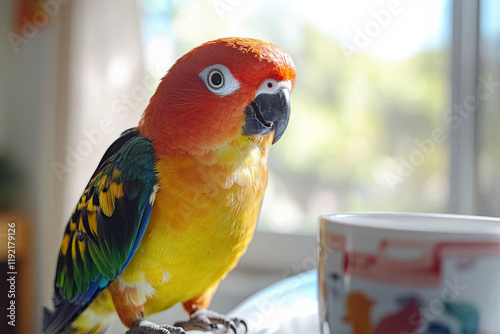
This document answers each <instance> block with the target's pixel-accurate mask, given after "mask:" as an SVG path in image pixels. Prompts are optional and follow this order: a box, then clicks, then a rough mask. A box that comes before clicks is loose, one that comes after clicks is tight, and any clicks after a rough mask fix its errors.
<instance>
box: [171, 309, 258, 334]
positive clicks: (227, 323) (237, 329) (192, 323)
mask: <svg viewBox="0 0 500 334" xmlns="http://www.w3.org/2000/svg"><path fill="white" fill-rule="evenodd" d="M217 325H222V326H224V327H225V328H226V329H227V330H231V331H233V333H234V334H245V333H246V332H247V331H248V327H247V324H246V322H245V321H244V320H243V319H239V318H228V317H226V316H225V315H222V314H219V313H217V312H213V311H208V310H198V311H196V312H194V313H193V314H192V315H191V318H190V319H189V320H188V321H183V322H177V323H175V325H174V326H176V327H182V328H184V330H186V331H189V330H201V331H206V332H208V331H213V330H214V329H217ZM242 327H243V328H244V329H243V328H242Z"/></svg>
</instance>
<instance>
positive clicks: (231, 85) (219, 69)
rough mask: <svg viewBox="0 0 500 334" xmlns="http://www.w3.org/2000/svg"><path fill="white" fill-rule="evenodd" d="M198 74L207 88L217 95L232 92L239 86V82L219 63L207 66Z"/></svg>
mask: <svg viewBox="0 0 500 334" xmlns="http://www.w3.org/2000/svg"><path fill="white" fill-rule="evenodd" d="M199 76H200V78H201V79H202V80H203V81H204V82H205V85H206V86H207V88H208V90H210V91H211V92H212V93H214V94H217V95H219V96H226V95H229V94H232V93H234V92H235V91H236V90H237V89H238V88H239V87H240V83H239V82H238V80H236V79H235V78H234V77H233V75H232V74H231V71H229V69H228V68H227V67H226V66H224V65H221V64H215V65H211V66H208V67H207V68H205V69H204V70H203V71H201V72H200V74H199Z"/></svg>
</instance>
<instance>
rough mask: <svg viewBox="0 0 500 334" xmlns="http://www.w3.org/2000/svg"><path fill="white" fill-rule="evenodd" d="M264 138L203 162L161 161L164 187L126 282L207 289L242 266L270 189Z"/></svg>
mask: <svg viewBox="0 0 500 334" xmlns="http://www.w3.org/2000/svg"><path fill="white" fill-rule="evenodd" d="M261 140H262V142H258V141H257V142H254V141H251V140H249V139H248V138H246V137H241V138H239V139H238V140H237V141H235V142H233V143H231V145H228V146H226V147H224V148H223V149H221V150H219V151H217V152H210V153H208V154H206V155H204V156H202V157H197V158H193V157H165V158H162V159H160V160H159V161H158V163H157V170H158V178H159V187H160V188H159V190H158V192H157V195H156V200H155V203H154V206H153V212H152V214H151V219H150V221H149V224H148V227H147V230H146V233H145V235H144V237H143V240H142V241H141V243H140V246H139V248H138V250H137V252H136V254H135V256H134V258H133V259H132V261H131V263H130V264H129V266H128V267H127V269H126V270H125V272H124V273H123V274H122V279H123V280H124V281H125V282H127V283H135V284H138V283H139V284H140V283H147V284H149V285H151V286H153V287H154V288H155V289H156V290H158V289H159V288H160V286H165V285H169V286H170V287H171V288H172V287H173V286H172V285H174V286H175V285H176V284H177V283H180V282H181V281H182V284H183V286H184V287H185V286H186V284H188V285H189V282H190V281H192V283H193V284H195V285H197V286H199V287H200V288H202V287H201V285H206V284H211V283H213V282H215V281H218V280H220V279H222V278H223V277H224V276H225V275H226V273H227V272H228V271H229V270H230V269H231V268H232V267H234V266H235V265H236V262H237V260H238V258H239V257H240V256H241V255H242V253H243V252H244V251H245V249H246V247H247V245H248V243H249V242H250V239H251V237H252V235H253V232H254V229H255V224H256V221H257V217H258V213H259V209H260V203H261V200H262V196H263V193H264V190H265V187H266V184H267V154H268V147H269V143H268V140H267V139H266V138H263V139H261ZM200 280H201V281H203V282H200ZM170 291H171V290H170Z"/></svg>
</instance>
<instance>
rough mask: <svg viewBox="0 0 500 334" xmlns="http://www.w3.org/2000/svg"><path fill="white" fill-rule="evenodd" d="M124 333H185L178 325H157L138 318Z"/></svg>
mask: <svg viewBox="0 0 500 334" xmlns="http://www.w3.org/2000/svg"><path fill="white" fill-rule="evenodd" d="M125 334H186V332H185V331H184V329H182V328H180V327H176V326H169V325H157V324H155V323H152V322H150V321H147V320H139V321H137V322H136V323H135V324H134V326H132V328H130V329H129V330H128V331H127V332H126V333H125Z"/></svg>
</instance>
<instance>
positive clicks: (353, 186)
mask: <svg viewBox="0 0 500 334" xmlns="http://www.w3.org/2000/svg"><path fill="white" fill-rule="evenodd" d="M138 4H139V5H140V8H141V10H142V28H143V30H142V31H143V43H144V51H145V58H146V61H147V67H148V68H149V70H150V71H152V73H154V75H155V76H156V77H157V78H159V77H161V76H162V75H164V73H165V71H166V69H168V68H169V67H170V66H171V64H172V63H173V61H174V60H175V59H176V58H178V57H179V56H181V55H182V54H184V53H185V52H187V51H188V50H189V49H191V48H192V47H194V46H196V45H198V44H200V43H202V42H205V41H207V40H211V39H215V38H218V37H221V36H228V35H240V36H249V37H256V38H261V39H265V40H270V41H271V42H273V43H274V44H277V45H279V46H280V47H282V48H283V49H284V50H286V51H287V52H288V53H290V54H291V56H292V58H293V59H294V62H295V65H296V67H297V74H298V76H297V81H296V87H295V88H294V91H293V92H292V95H291V99H292V118H291V120H290V124H289V128H288V129H287V131H286V134H285V135H284V136H283V138H282V139H281V140H280V142H279V143H278V144H277V145H276V146H275V147H273V148H272V150H271V154H270V177H269V186H268V189H267V192H266V195H265V199H264V203H263V207H262V211H261V217H260V221H259V230H260V231H271V232H281V233H304V234H315V232H316V226H317V217H318V215H320V214H323V213H331V212H347V211H417V212H418V211H421V212H426V211H427V212H445V211H446V210H447V203H448V176H447V175H448V162H447V161H448V150H449V135H448V128H449V124H448V123H449V121H448V119H447V117H448V115H447V112H448V110H447V109H449V101H450V89H449V70H450V63H449V62H450V54H449V51H450V41H451V40H450V38H451V36H450V33H451V30H450V29H451V14H452V12H451V9H452V8H451V2H450V1H437V2H436V1H418V2H409V1H362V0H357V1H350V2H328V3H325V2H322V1H307V2H304V1H284V0H283V1H273V2H269V1H257V2H252V3H251V4H250V3H247V2H244V1H203V2H197V1H183V2H180V1H178V2H175V1H174V2H168V3H167V2H161V1H153V0H140V1H138ZM157 70H158V71H157Z"/></svg>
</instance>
